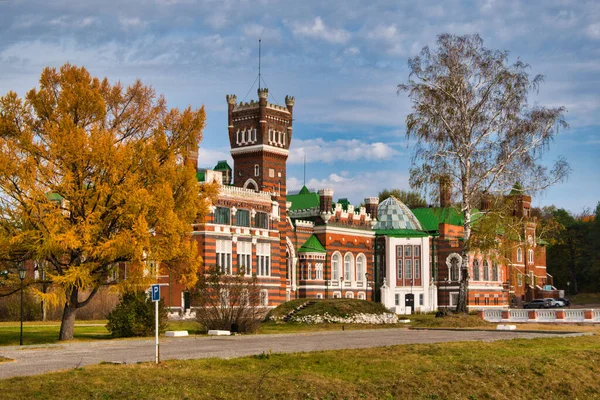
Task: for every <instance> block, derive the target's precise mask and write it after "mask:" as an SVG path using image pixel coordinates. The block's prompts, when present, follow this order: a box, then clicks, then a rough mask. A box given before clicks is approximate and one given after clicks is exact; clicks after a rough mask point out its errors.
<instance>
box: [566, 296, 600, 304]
mask: <svg viewBox="0 0 600 400" xmlns="http://www.w3.org/2000/svg"><path fill="white" fill-rule="evenodd" d="M569 300H570V301H571V304H572V305H574V306H577V305H580V304H583V305H600V293H579V294H577V295H574V296H571V297H569Z"/></svg>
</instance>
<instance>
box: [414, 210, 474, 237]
mask: <svg viewBox="0 0 600 400" xmlns="http://www.w3.org/2000/svg"><path fill="white" fill-rule="evenodd" d="M411 211H412V212H413V214H414V215H415V217H417V219H418V220H419V222H420V223H421V226H422V227H423V229H425V230H426V231H437V230H438V228H439V224H442V223H444V224H451V225H458V226H462V225H463V221H464V219H463V217H462V214H461V213H459V212H458V210H456V209H455V208H451V207H445V208H441V207H435V208H433V207H432V208H415V209H413V210H411Z"/></svg>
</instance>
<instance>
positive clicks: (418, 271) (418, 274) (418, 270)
mask: <svg viewBox="0 0 600 400" xmlns="http://www.w3.org/2000/svg"><path fill="white" fill-rule="evenodd" d="M420 264H421V262H420V261H419V260H415V279H421V265H420Z"/></svg>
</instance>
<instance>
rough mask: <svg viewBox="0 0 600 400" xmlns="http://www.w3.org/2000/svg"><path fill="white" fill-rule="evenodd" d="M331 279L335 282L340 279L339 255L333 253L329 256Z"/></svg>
mask: <svg viewBox="0 0 600 400" xmlns="http://www.w3.org/2000/svg"><path fill="white" fill-rule="evenodd" d="M331 273H332V277H331V279H332V280H334V281H337V280H339V279H340V253H334V254H333V255H332V256H331Z"/></svg>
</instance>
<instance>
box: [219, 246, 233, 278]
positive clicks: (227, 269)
mask: <svg viewBox="0 0 600 400" xmlns="http://www.w3.org/2000/svg"><path fill="white" fill-rule="evenodd" d="M217 267H218V268H219V270H221V272H222V273H224V274H231V273H233V271H232V270H231V240H217Z"/></svg>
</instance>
